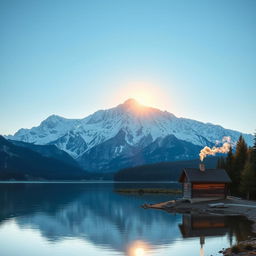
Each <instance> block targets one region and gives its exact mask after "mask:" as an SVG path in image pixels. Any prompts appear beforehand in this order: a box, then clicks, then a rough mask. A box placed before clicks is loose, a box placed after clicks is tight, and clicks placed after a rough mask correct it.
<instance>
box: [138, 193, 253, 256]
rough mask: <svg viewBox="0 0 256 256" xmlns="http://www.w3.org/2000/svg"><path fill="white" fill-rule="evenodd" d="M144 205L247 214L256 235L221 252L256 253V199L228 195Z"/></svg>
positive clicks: (170, 209)
mask: <svg viewBox="0 0 256 256" xmlns="http://www.w3.org/2000/svg"><path fill="white" fill-rule="evenodd" d="M142 207H143V208H144V209H158V210H164V211H166V212H168V213H179V214H185V213H189V214H195V215H218V216H231V215H233V216H234V215H240V216H245V217H246V218H247V219H248V220H250V221H252V223H253V224H252V232H253V233H254V234H255V236H254V237H252V238H248V239H246V240H244V241H240V242H238V243H237V244H236V245H235V246H232V247H231V248H226V249H225V250H223V251H221V253H222V254H223V255H225V256H228V255H232V256H240V255H244V256H247V255H256V201H249V200H244V199H239V198H235V197H227V199H222V200H214V201H203V202H195V203H190V202H186V201H184V200H177V201H175V200H172V201H167V202H161V203H158V204H144V205H142Z"/></svg>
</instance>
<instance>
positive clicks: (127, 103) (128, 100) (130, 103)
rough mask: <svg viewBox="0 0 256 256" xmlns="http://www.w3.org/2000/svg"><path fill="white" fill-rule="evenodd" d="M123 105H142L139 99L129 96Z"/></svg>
mask: <svg viewBox="0 0 256 256" xmlns="http://www.w3.org/2000/svg"><path fill="white" fill-rule="evenodd" d="M123 105H125V106H139V105H141V104H140V103H139V102H138V101H137V100H135V99H133V98H129V99H127V100H126V101H125V102H124V103H123Z"/></svg>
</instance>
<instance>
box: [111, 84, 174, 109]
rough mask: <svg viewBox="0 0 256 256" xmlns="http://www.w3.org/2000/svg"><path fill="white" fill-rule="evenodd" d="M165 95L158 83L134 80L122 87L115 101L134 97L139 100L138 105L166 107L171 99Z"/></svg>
mask: <svg viewBox="0 0 256 256" xmlns="http://www.w3.org/2000/svg"><path fill="white" fill-rule="evenodd" d="M167 98H168V97H167V95H165V94H164V93H163V92H162V91H161V90H160V89H159V88H158V86H157V85H153V84H151V83H146V82H132V83H128V84H126V85H124V86H123V87H121V88H120V89H119V90H118V91H117V93H116V95H115V97H114V101H116V102H120V101H123V102H124V101H125V100H127V99H134V100H136V101H137V102H138V106H139V105H141V106H150V107H155V108H161V109H166V107H167V106H168V103H169V102H170V99H169V100H167Z"/></svg>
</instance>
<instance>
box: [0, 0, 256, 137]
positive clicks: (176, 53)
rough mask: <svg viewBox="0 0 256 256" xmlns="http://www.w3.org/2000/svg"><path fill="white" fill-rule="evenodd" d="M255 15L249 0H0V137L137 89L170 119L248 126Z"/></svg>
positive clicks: (82, 112)
mask: <svg viewBox="0 0 256 256" xmlns="http://www.w3.org/2000/svg"><path fill="white" fill-rule="evenodd" d="M255 13H256V1H254V0H251V1H250V0H211V1H209V0H208V1H207V0H201V1H197V0H193V1H191V0H187V1H186V0H175V1H174V0H173V1H172V0H166V1H164V0H154V1H151V0H127V1H125V0H121V1H120V0H115V1H111V0H102V1H98V0H91V1H86V0H81V1H80V0H74V1H71V0H69V1H65V0H59V1H58V0H49V1H48V0H43V1H42V0H40V1H37V0H31V1H25V0H17V1H14V0H0V134H9V133H13V132H15V131H16V130H17V129H19V128H21V127H24V128H30V127H32V126H35V125H38V124H39V123H40V121H42V120H43V119H45V118H46V117H47V116H49V115H51V114H57V115H61V116H64V117H68V118H81V117H85V116H86V115H88V114H91V113H92V112H94V111H96V110H98V109H104V108H109V107H112V106H115V105H117V104H118V103H121V102H122V101H124V100H125V99H126V98H129V97H133V96H134V94H136V91H137V90H138V91H141V92H140V93H142V94H143V93H146V94H149V95H150V97H151V99H150V101H151V102H152V105H153V106H155V107H159V108H161V109H163V110H168V111H170V112H172V113H174V114H175V115H177V116H179V117H180V116H182V117H188V118H192V119H196V120H200V121H204V122H211V123H214V124H220V125H222V126H224V127H226V128H230V129H236V130H240V131H243V132H250V133H252V132H254V131H255V128H256V114H255V112H256V15H255ZM141 87H142V88H141ZM135 96H136V95H135Z"/></svg>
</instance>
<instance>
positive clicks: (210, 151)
mask: <svg viewBox="0 0 256 256" xmlns="http://www.w3.org/2000/svg"><path fill="white" fill-rule="evenodd" d="M222 142H223V145H222V146H221V147H216V146H214V147H212V148H210V147H207V146H206V147H204V148H203V149H202V150H201V151H200V154H199V156H200V160H201V161H203V160H204V158H205V157H206V156H207V155H211V156H215V155H216V154H217V153H228V151H229V149H230V146H231V138H230V137H229V136H225V137H223V138H222Z"/></svg>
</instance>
